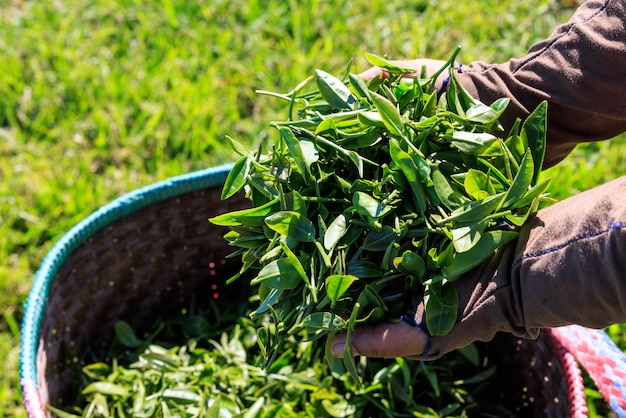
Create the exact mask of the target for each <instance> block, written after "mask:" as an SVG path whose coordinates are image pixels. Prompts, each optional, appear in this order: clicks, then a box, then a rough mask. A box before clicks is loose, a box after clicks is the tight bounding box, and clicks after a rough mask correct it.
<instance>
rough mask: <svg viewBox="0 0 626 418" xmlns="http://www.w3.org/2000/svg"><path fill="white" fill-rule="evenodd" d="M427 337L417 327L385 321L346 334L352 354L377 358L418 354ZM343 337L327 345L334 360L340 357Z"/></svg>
mask: <svg viewBox="0 0 626 418" xmlns="http://www.w3.org/2000/svg"><path fill="white" fill-rule="evenodd" d="M427 342H428V336H427V335H426V334H425V333H424V332H423V331H421V330H420V329H419V328H417V327H414V326H411V325H408V324H406V323H404V322H386V323H380V324H375V325H364V326H361V327H358V328H356V329H355V330H354V331H353V332H352V334H351V335H350V350H351V351H352V354H353V355H361V356H366V357H377V358H393V357H408V356H415V355H419V354H422V353H423V352H424V350H425V348H426V344H427ZM345 344H346V334H345V333H342V334H340V335H338V336H337V337H336V338H335V339H334V340H333V342H332V343H331V347H332V352H333V355H334V356H335V357H343V353H344V349H345Z"/></svg>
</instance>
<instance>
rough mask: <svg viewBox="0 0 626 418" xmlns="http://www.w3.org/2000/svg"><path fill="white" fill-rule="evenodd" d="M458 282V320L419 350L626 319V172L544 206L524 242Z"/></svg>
mask: <svg viewBox="0 0 626 418" xmlns="http://www.w3.org/2000/svg"><path fill="white" fill-rule="evenodd" d="M456 286H457V290H458V293H459V311H458V317H457V323H456V324H455V326H454V327H453V328H452V330H451V331H450V333H448V334H447V335H445V336H442V337H432V339H431V348H430V350H429V352H428V353H426V356H424V355H422V356H418V357H416V358H418V359H422V360H429V359H435V358H438V357H440V356H442V355H443V354H445V353H447V352H449V351H452V350H454V349H457V348H461V347H464V346H466V345H468V344H470V343H472V342H474V341H490V340H491V339H492V338H493V337H494V336H495V334H496V333H497V332H498V331H504V332H509V333H512V334H514V335H517V336H520V337H530V338H536V337H537V335H538V333H539V330H540V329H541V328H545V327H557V326H562V325H569V324H579V325H582V326H586V327H590V328H603V327H606V326H608V325H611V324H616V323H626V176H624V177H621V178H619V179H617V180H613V181H612V182H609V183H607V184H604V185H602V186H599V187H596V188H594V189H591V190H589V191H586V192H583V193H580V194H578V195H576V196H573V197H570V198H568V199H565V200H563V201H561V202H559V203H556V204H554V205H552V206H550V207H548V208H545V209H542V210H540V211H539V212H538V213H537V216H536V217H535V218H534V219H532V220H531V221H530V222H529V223H528V224H527V225H526V226H525V227H524V228H523V229H522V233H521V236H520V238H519V240H518V241H517V242H514V243H511V244H510V245H508V246H506V247H504V249H503V251H501V253H500V254H499V255H498V256H497V257H495V258H494V259H493V260H492V261H491V262H490V263H487V264H485V265H483V266H480V267H479V268H477V269H476V270H474V271H472V272H471V273H470V274H468V275H467V276H464V277H463V278H461V279H459V280H458V281H457V282H456ZM421 308H422V306H419V307H418V310H417V312H418V314H417V315H416V318H415V319H416V322H418V323H424V320H425V318H424V317H423V316H422V312H423V310H422V309H421Z"/></svg>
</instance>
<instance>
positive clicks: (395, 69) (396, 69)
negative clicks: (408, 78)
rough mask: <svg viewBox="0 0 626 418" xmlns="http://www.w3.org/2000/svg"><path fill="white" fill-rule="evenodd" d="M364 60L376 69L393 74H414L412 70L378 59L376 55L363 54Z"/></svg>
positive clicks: (384, 59)
mask: <svg viewBox="0 0 626 418" xmlns="http://www.w3.org/2000/svg"><path fill="white" fill-rule="evenodd" d="M365 59H366V60H367V61H368V62H369V63H370V64H372V65H374V66H376V67H380V68H383V69H385V70H387V71H388V72H390V73H393V74H411V73H414V72H415V69H414V68H409V67H402V66H400V65H398V64H396V63H395V62H393V61H391V60H388V59H386V58H383V57H380V56H378V55H374V54H370V53H369V52H366V53H365Z"/></svg>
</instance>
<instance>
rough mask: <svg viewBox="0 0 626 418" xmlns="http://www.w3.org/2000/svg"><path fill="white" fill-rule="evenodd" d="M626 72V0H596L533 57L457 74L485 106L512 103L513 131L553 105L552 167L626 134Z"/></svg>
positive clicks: (507, 118) (506, 118)
mask: <svg viewBox="0 0 626 418" xmlns="http://www.w3.org/2000/svg"><path fill="white" fill-rule="evenodd" d="M625 69H626V1H624V0H590V1H588V2H586V3H585V4H583V5H582V6H581V7H580V8H579V9H578V10H577V11H576V13H575V14H574V15H573V16H572V18H571V19H570V21H569V22H568V23H567V24H565V25H562V26H559V27H558V28H556V30H555V31H554V33H553V34H552V35H551V36H550V37H549V38H548V39H546V40H544V41H542V42H539V43H537V44H535V45H534V46H532V47H531V48H530V50H529V52H528V54H527V55H526V56H524V57H522V58H519V59H512V60H510V61H508V62H506V63H503V64H485V63H483V62H475V63H471V64H469V65H467V66H461V67H460V68H459V69H458V73H457V77H458V79H459V81H460V82H461V84H462V85H463V87H465V89H466V90H468V92H469V93H470V94H471V95H472V96H474V97H476V98H477V99H479V100H481V101H482V102H484V103H487V104H490V103H492V102H493V101H494V100H496V99H498V98H500V97H508V98H510V99H511V104H510V106H509V108H507V111H506V113H505V114H504V115H503V118H502V122H503V125H504V126H505V127H510V126H511V125H512V123H513V121H514V120H515V118H516V117H520V118H522V119H524V118H525V117H526V116H528V114H529V113H530V112H531V111H532V110H533V109H534V108H535V107H536V106H537V105H538V104H539V103H540V102H541V101H542V100H547V101H548V142H547V149H546V159H545V162H544V168H547V167H550V166H552V165H554V164H556V163H558V162H559V161H561V160H562V159H563V158H564V157H565V156H566V155H567V154H568V153H569V152H571V150H572V149H573V148H574V147H575V145H576V144H578V143H580V142H588V141H598V140H605V139H609V138H612V137H614V136H616V135H618V134H620V133H622V132H624V131H626V70H625Z"/></svg>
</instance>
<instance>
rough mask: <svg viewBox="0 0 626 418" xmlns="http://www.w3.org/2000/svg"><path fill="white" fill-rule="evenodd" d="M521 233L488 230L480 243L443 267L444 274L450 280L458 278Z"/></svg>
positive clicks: (456, 256)
mask: <svg viewBox="0 0 626 418" xmlns="http://www.w3.org/2000/svg"><path fill="white" fill-rule="evenodd" d="M518 235H519V233H518V232H516V231H486V232H484V233H483V234H482V235H481V237H480V240H479V241H478V243H476V244H475V245H474V246H473V247H472V248H470V249H469V250H468V251H465V252H463V253H459V254H456V255H455V256H454V257H453V261H452V263H451V264H449V265H447V266H445V267H443V269H442V270H443V273H444V276H445V277H446V278H447V279H448V280H449V281H452V280H456V279H457V278H459V277H460V276H461V275H462V274H463V273H467V272H468V271H470V270H471V269H473V268H474V267H476V266H478V265H479V264H480V263H482V262H483V261H485V260H486V259H487V258H489V257H491V256H493V254H494V252H495V250H496V249H498V248H501V247H503V246H504V245H505V244H507V243H508V242H510V241H512V240H514V239H515V238H517V236H518Z"/></svg>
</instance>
